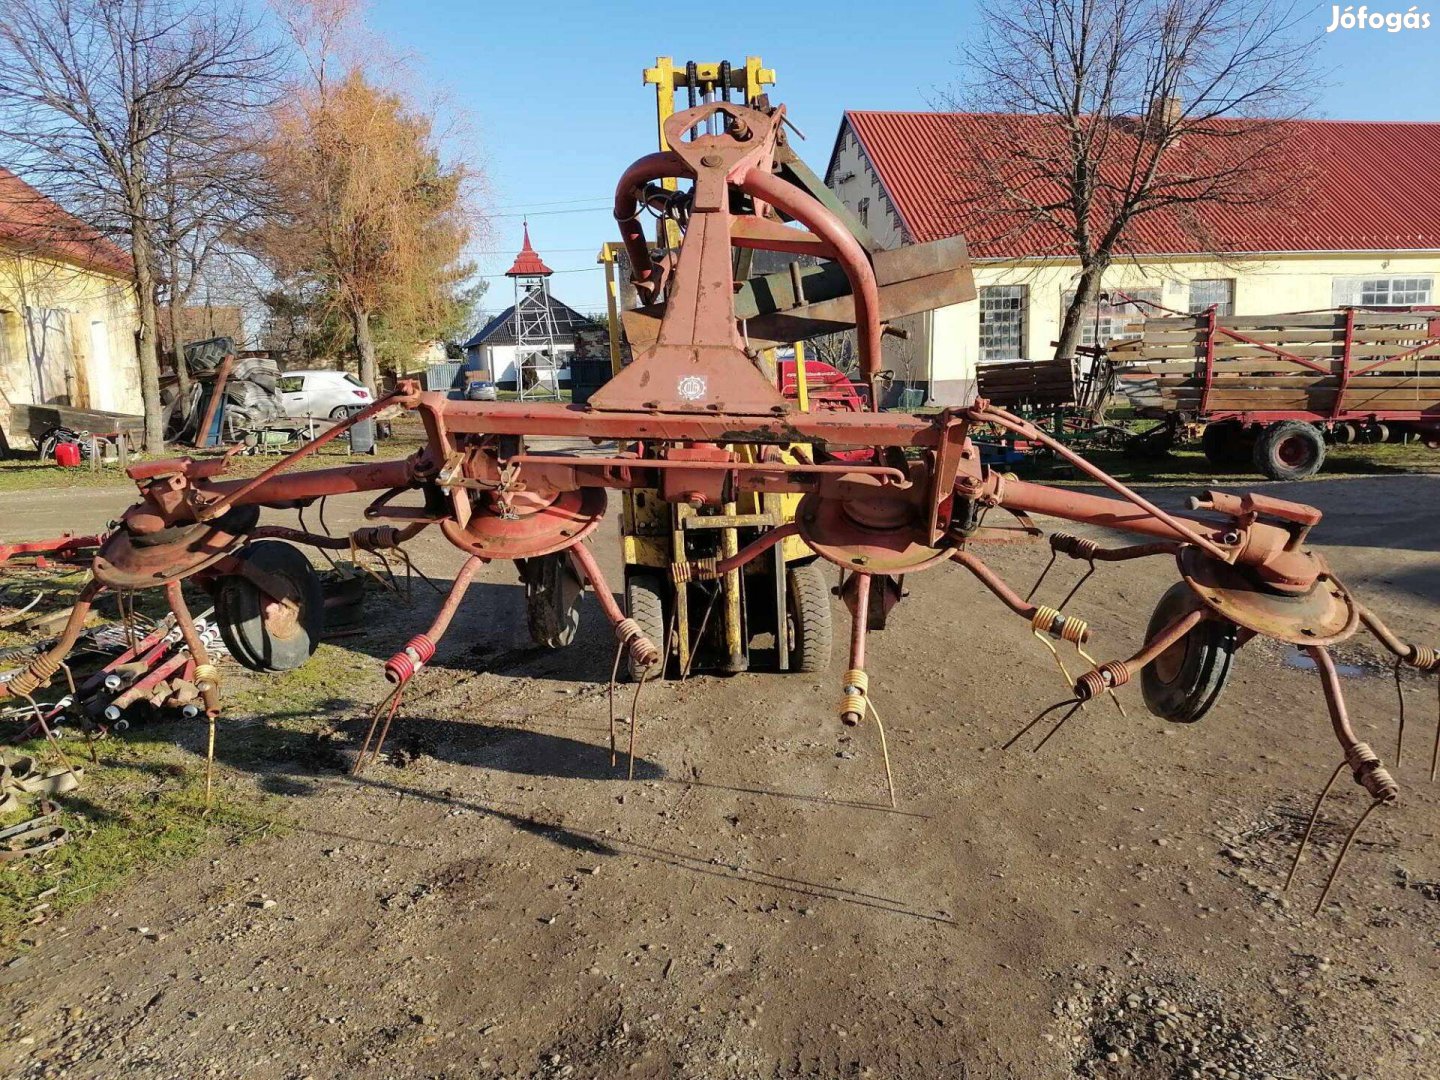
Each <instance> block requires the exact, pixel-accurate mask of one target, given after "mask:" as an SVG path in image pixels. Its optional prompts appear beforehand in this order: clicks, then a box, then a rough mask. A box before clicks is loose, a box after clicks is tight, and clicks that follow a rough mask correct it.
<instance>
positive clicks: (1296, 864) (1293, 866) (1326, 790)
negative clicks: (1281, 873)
mask: <svg viewBox="0 0 1440 1080" xmlns="http://www.w3.org/2000/svg"><path fill="white" fill-rule="evenodd" d="M1344 768H1345V762H1344V760H1343V759H1342V760H1341V762H1340V764H1339V765H1336V766H1335V771H1334V772H1333V773H1331V774H1330V780H1329V782H1328V783H1327V784H1326V785H1325V786H1324V787H1323V788H1321V789H1320V797H1319V798H1318V799H1316V800H1315V809H1314V810H1312V811H1310V820H1309V822H1307V823H1306V825H1305V835H1304V836H1302V837H1301V838H1300V846H1299V847H1298V848H1296V849H1295V859H1294V861H1293V862H1291V863H1290V873H1288V874H1286V875H1285V887H1284V888H1283V889H1281V890H1280V891H1281V892H1289V891H1290V883H1291V882H1292V881H1294V880H1295V871H1296V870H1298V869H1299V868H1300V859H1301V857H1302V856H1303V855H1304V854H1305V845H1306V844H1308V843H1310V834H1311V833H1312V832H1314V831H1315V822H1316V821H1318V820H1319V818H1320V807H1321V806H1323V805H1324V803H1325V796H1326V795H1329V794H1330V789H1331V788H1332V787H1334V786H1335V781H1336V780H1338V779H1340V773H1341V771H1342V770H1343V769H1344Z"/></svg>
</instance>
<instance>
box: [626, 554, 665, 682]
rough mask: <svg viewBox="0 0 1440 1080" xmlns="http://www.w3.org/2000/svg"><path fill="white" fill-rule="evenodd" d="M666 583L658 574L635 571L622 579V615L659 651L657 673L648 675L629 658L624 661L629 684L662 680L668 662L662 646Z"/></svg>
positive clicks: (663, 644) (651, 672) (649, 672)
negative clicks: (623, 596)
mask: <svg viewBox="0 0 1440 1080" xmlns="http://www.w3.org/2000/svg"><path fill="white" fill-rule="evenodd" d="M665 596H666V588H665V579H664V578H663V577H661V576H660V575H659V574H655V573H649V572H646V571H643V570H642V571H638V572H636V573H633V574H630V575H629V576H628V577H626V579H625V613H626V614H627V615H629V616H630V618H632V619H634V620H635V621H636V622H637V623H639V624H640V631H641V633H643V634H644V635H645V636H646V637H648V638H649V639H650V640H651V641H653V642H654V643H655V645H656V647H658V648H659V649H660V664H659V670H658V671H650V670H649V669H648V668H645V667H643V666H641V665H639V664H636V663H635V662H634V661H633V660H631V659H630V657H629V656H626V658H625V671H626V673H627V674H628V675H629V677H630V681H631V682H639V681H640V679H641V677H642V676H645V675H647V673H648V677H649V678H652V679H660V678H664V677H665V666H666V664H667V663H668V662H669V660H670V656H669V653H668V652H667V651H666V648H665V646H666V645H667V644H668V642H667V641H666V640H665Z"/></svg>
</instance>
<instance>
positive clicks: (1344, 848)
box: [1311, 799, 1385, 915]
mask: <svg viewBox="0 0 1440 1080" xmlns="http://www.w3.org/2000/svg"><path fill="white" fill-rule="evenodd" d="M1384 801H1385V800H1384V799H1375V800H1373V801H1372V802H1371V803H1370V805H1369V806H1367V807H1366V808H1365V812H1364V813H1363V814H1361V815H1360V820H1359V821H1357V822H1355V825H1354V827H1353V828H1351V830H1350V835H1348V836H1347V837H1345V843H1344V844H1342V845H1341V847H1340V854H1339V855H1338V856H1337V857H1336V859H1335V866H1334V868H1333V869H1332V870H1331V871H1330V876H1329V877H1328V878H1326V879H1325V890H1324V891H1323V892H1322V893H1321V894H1320V902H1319V903H1317V904H1316V905H1315V910H1314V911H1313V912H1311V914H1312V915H1319V914H1320V912H1321V910H1322V909H1323V908H1324V907H1325V901H1326V900H1327V899H1328V898H1329V896H1330V887H1331V886H1332V885H1334V884H1335V879H1336V878H1337V877H1339V876H1340V868H1341V867H1342V866H1344V865H1345V856H1346V855H1348V854H1349V853H1350V845H1351V844H1352V843H1353V842H1354V841H1355V834H1356V833H1358V832H1359V831H1360V826H1361V825H1364V824H1365V819H1366V818H1368V817H1369V816H1370V811H1372V810H1374V809H1375V807H1377V806H1379V805H1380V804H1381V803H1383V802H1384Z"/></svg>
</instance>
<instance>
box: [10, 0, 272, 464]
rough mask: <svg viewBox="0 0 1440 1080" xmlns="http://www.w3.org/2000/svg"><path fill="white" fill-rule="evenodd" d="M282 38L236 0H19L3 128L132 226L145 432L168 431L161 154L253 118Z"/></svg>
mask: <svg viewBox="0 0 1440 1080" xmlns="http://www.w3.org/2000/svg"><path fill="white" fill-rule="evenodd" d="M276 55H277V54H276V51H275V48H274V46H273V45H272V44H271V43H269V42H267V41H266V40H265V38H264V35H263V34H262V33H261V29H260V27H259V25H258V24H257V23H256V22H255V21H254V20H253V19H252V18H251V17H250V15H249V14H248V13H247V12H246V11H245V9H244V7H243V6H242V5H241V4H239V3H238V0H237V2H231V0H7V3H6V12H5V18H4V19H3V20H0V140H3V141H4V142H5V143H6V144H8V147H9V148H10V149H12V150H14V151H15V152H16V154H17V155H18V157H19V158H20V164H21V165H22V167H25V169H26V171H27V172H28V173H29V175H31V176H32V177H34V178H35V180H36V182H37V185H38V186H40V187H41V188H42V189H45V190H47V193H53V194H57V195H61V196H62V197H63V198H64V199H65V201H66V203H67V204H68V205H72V206H76V207H80V208H82V212H83V213H84V214H85V215H86V216H87V217H89V218H90V219H91V220H92V221H94V222H95V223H96V224H97V225H100V226H101V227H104V228H107V229H109V230H112V231H113V232H115V233H118V234H120V235H123V236H124V237H125V239H126V240H128V242H129V247H130V253H131V256H132V258H133V259H134V263H135V288H136V294H137V298H138V304H139V313H140V336H139V354H140V357H139V358H140V381H141V385H140V389H141V397H142V400H143V401H144V404H145V446H146V448H147V449H149V450H159V449H160V448H161V447H162V446H163V444H164V430H163V419H162V413H161V403H160V383H159V378H160V368H159V358H158V353H157V345H158V335H157V326H156V321H157V320H156V302H155V296H156V266H157V248H156V237H157V234H158V231H159V223H160V220H161V217H162V213H161V210H160V209H159V208H158V207H157V199H156V197H157V184H158V182H159V176H160V175H161V174H159V173H157V163H158V162H163V161H165V160H166V155H167V154H168V155H170V162H171V167H172V169H173V171H174V172H175V173H176V174H187V175H188V174H191V173H192V171H193V170H194V169H196V168H203V165H204V163H205V162H207V161H209V162H213V147H212V146H210V145H209V144H207V143H206V141H205V140H207V139H210V138H213V136H214V134H215V133H216V132H218V131H224V130H230V129H233V128H234V127H235V126H236V125H239V124H243V123H245V122H246V119H247V117H249V116H251V115H253V113H254V111H255V109H256V108H257V106H259V105H261V104H263V103H264V98H265V94H266V91H267V88H268V87H269V85H271V82H270V80H271V78H272V76H273V75H274V73H275V72H274V59H275V57H276Z"/></svg>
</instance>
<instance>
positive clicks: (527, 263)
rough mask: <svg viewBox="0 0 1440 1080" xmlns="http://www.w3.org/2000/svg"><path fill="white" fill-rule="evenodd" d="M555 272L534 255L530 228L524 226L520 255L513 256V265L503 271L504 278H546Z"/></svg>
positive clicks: (527, 225)
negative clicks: (523, 239) (523, 241)
mask: <svg viewBox="0 0 1440 1080" xmlns="http://www.w3.org/2000/svg"><path fill="white" fill-rule="evenodd" d="M554 272H555V271H554V270H551V269H550V267H548V266H546V265H545V262H544V260H542V259H541V258H540V256H539V255H537V254H536V253H535V249H534V248H532V247H531V246H530V226H529V224H528V223H527V224H526V226H525V243H524V244H523V245H522V246H521V248H520V254H519V255H516V256H515V264H514V265H513V266H511V267H510V269H509V270H506V271H505V276H506V277H548V276H549V275H551V274H553V273H554Z"/></svg>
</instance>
